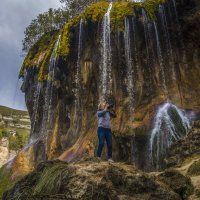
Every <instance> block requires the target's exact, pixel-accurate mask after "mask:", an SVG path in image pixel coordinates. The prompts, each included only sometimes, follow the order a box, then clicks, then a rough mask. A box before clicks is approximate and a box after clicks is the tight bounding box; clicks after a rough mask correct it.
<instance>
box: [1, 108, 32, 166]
mask: <svg viewBox="0 0 200 200" xmlns="http://www.w3.org/2000/svg"><path fill="white" fill-rule="evenodd" d="M30 128H31V124H30V118H29V115H28V112H27V111H21V110H16V109H12V108H8V107H5V106H0V151H1V152H0V167H1V166H2V165H3V164H4V163H5V162H7V161H8V160H9V159H11V158H12V157H13V156H14V155H16V154H17V152H18V151H19V150H20V149H22V148H23V147H24V146H25V145H26V144H27V141H28V138H29V135H30Z"/></svg>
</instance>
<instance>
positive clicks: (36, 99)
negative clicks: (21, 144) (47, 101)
mask: <svg viewBox="0 0 200 200" xmlns="http://www.w3.org/2000/svg"><path fill="white" fill-rule="evenodd" d="M41 87H42V84H41V83H37V87H36V90H35V92H34V99H33V115H32V120H31V121H32V122H33V125H32V130H31V136H32V135H33V134H34V132H35V128H36V123H37V122H38V105H39V99H40V92H41Z"/></svg>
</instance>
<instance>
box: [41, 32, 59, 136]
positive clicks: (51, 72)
mask: <svg viewBox="0 0 200 200" xmlns="http://www.w3.org/2000/svg"><path fill="white" fill-rule="evenodd" d="M60 40H61V35H59V36H58V39H57V41H56V43H55V46H54V49H53V52H52V54H51V57H50V63H49V69H48V78H47V86H46V91H45V97H44V100H45V102H44V111H43V120H42V133H43V134H47V128H48V125H49V120H50V118H51V109H52V108H51V107H52V100H53V82H54V78H55V68H56V64H57V50H58V48H59V45H60ZM44 136H45V135H44Z"/></svg>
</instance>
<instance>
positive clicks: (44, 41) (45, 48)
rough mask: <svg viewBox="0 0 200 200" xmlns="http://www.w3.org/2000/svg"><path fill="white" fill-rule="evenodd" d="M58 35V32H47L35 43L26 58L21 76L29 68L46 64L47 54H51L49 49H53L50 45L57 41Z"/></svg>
mask: <svg viewBox="0 0 200 200" xmlns="http://www.w3.org/2000/svg"><path fill="white" fill-rule="evenodd" d="M57 35H58V33H57V32H50V33H47V34H46V35H44V36H42V37H41V38H40V39H39V40H38V41H37V42H36V43H35V45H33V47H32V48H31V49H30V50H29V52H28V54H27V56H26V58H25V59H24V62H23V64H22V67H21V70H20V73H19V77H23V76H24V73H25V71H26V70H27V69H28V68H31V67H41V66H42V65H45V62H47V59H45V58H46V57H47V56H46V55H47V54H49V51H50V50H51V49H50V48H49V46H51V45H52V44H53V43H55V41H56V38H57ZM48 62H49V60H48Z"/></svg>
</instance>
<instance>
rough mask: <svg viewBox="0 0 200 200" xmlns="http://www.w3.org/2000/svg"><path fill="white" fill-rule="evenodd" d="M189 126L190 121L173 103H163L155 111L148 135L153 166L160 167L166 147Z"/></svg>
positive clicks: (183, 134) (184, 133)
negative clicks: (152, 125) (149, 134)
mask: <svg viewBox="0 0 200 200" xmlns="http://www.w3.org/2000/svg"><path fill="white" fill-rule="evenodd" d="M189 128H190V121H189V119H188V118H187V116H186V115H185V113H184V111H183V110H181V109H179V108H178V107H176V106H175V105H173V104H171V103H169V102H167V103H164V104H163V105H162V106H160V108H159V109H158V111H157V114H156V116H155V119H154V127H153V129H152V132H151V136H150V155H151V160H152V165H153V167H156V169H157V170H159V169H161V167H162V160H163V159H164V157H165V156H166V154H167V150H168V148H169V147H170V146H171V145H172V144H173V143H175V142H176V141H178V140H180V139H181V138H182V137H184V136H185V135H186V134H187V132H188V130H189Z"/></svg>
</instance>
